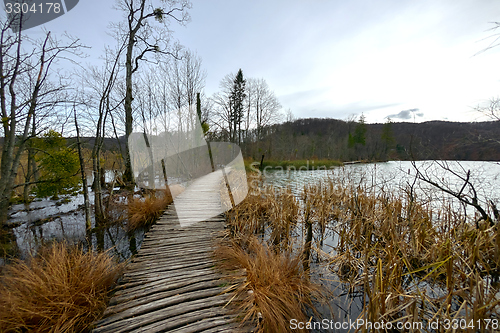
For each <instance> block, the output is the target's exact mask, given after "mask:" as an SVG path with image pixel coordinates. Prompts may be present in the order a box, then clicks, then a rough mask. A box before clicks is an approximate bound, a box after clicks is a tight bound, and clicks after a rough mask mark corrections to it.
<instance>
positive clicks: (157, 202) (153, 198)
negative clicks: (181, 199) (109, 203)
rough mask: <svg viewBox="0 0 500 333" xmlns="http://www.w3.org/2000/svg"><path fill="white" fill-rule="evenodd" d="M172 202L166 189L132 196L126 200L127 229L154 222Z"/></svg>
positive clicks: (130, 229)
mask: <svg viewBox="0 0 500 333" xmlns="http://www.w3.org/2000/svg"><path fill="white" fill-rule="evenodd" d="M172 202H173V200H172V196H171V195H170V194H169V192H167V191H156V192H153V193H150V194H147V195H146V196H144V197H142V198H132V199H130V200H129V202H128V205H127V207H128V223H127V229H128V231H132V230H135V229H137V228H140V227H144V226H147V225H149V224H151V223H153V222H155V221H156V220H157V219H158V218H159V217H160V216H161V215H163V212H164V211H165V209H166V208H167V206H168V205H170V204H171V203H172Z"/></svg>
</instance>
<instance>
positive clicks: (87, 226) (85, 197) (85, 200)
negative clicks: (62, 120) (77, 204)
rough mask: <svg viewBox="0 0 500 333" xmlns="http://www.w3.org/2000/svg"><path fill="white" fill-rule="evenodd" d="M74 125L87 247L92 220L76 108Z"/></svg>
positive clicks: (89, 241) (89, 240)
mask: <svg viewBox="0 0 500 333" xmlns="http://www.w3.org/2000/svg"><path fill="white" fill-rule="evenodd" d="M74 113H75V127H76V143H77V146H78V158H79V159H80V172H81V175H82V186H83V204H84V207H85V231H86V235H87V243H88V244H89V248H90V247H91V246H92V244H91V241H92V239H91V233H90V230H91V228H92V222H91V220H90V202H89V188H88V187H87V175H86V174H85V160H84V159H83V154H82V147H81V146H82V145H81V141H80V128H79V127H78V122H77V120H76V109H75V112H74Z"/></svg>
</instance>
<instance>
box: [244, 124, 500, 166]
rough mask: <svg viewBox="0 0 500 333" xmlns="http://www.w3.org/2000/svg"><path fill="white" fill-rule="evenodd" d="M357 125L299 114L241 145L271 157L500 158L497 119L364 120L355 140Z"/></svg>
mask: <svg viewBox="0 0 500 333" xmlns="http://www.w3.org/2000/svg"><path fill="white" fill-rule="evenodd" d="M358 127H362V126H360V125H359V124H358V123H356V122H346V121H343V120H338V119H328V118H327V119H319V118H309V119H298V120H295V121H293V122H287V123H283V124H279V125H274V126H271V127H269V128H267V129H266V131H265V132H266V133H265V135H264V137H263V138H262V140H260V141H258V142H247V143H246V144H244V145H243V150H244V155H246V156H250V157H253V158H254V159H259V158H260V156H261V154H262V153H264V154H265V155H266V158H273V159H311V158H320V159H321V158H330V159H339V160H342V161H349V160H361V159H363V160H386V159H411V158H412V157H413V158H415V159H450V160H481V161H500V121H494V122H492V121H490V122H473V123H460V122H449V121H429V122H424V123H407V122H401V123H391V124H390V125H387V124H366V125H365V132H364V142H365V143H364V144H362V143H359V142H357V143H356V142H355V143H353V141H356V140H355V139H354V137H355V136H356V133H357V131H358V130H359V128H358ZM357 128H358V129H357ZM359 132H360V133H362V130H359ZM358 136H361V135H358ZM349 137H351V141H350V139H349ZM358 141H361V140H358Z"/></svg>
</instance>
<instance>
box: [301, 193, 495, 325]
mask: <svg viewBox="0 0 500 333" xmlns="http://www.w3.org/2000/svg"><path fill="white" fill-rule="evenodd" d="M330 188H331V189H333V190H334V191H333V193H332V195H330V196H327V197H328V198H330V199H329V200H326V201H324V205H326V206H328V207H330V212H329V213H328V212H327V213H326V214H327V215H329V216H330V217H331V219H330V228H331V229H332V230H333V231H334V233H335V238H336V239H337V246H336V247H335V248H334V251H333V252H332V253H331V254H330V256H329V257H330V262H329V264H330V267H332V268H333V269H334V270H335V271H336V273H337V275H338V276H339V277H340V278H341V279H343V280H344V282H345V283H347V284H349V287H350V289H351V290H354V289H356V288H359V289H360V290H363V291H364V298H365V299H366V302H365V304H366V306H365V307H364V309H363V313H362V316H364V318H366V320H370V321H372V322H375V321H381V320H384V321H386V322H387V321H395V320H399V321H414V322H416V321H426V320H427V321H431V320H437V319H439V320H446V319H449V320H452V319H465V320H467V322H469V321H470V320H474V321H476V320H484V319H490V318H498V316H499V313H500V300H498V299H497V297H496V295H497V293H498V292H499V285H498V283H497V281H498V276H499V273H500V271H499V268H500V265H499V264H500V253H499V248H500V247H499V246H498V245H499V244H500V243H499V239H500V233H499V228H498V226H494V227H490V228H483V229H477V228H476V227H475V223H474V222H472V221H469V222H467V220H466V219H465V218H464V217H462V216H460V215H458V214H456V213H454V212H453V211H451V210H450V209H449V207H447V206H443V207H442V208H441V209H440V210H439V211H433V210H432V209H431V208H429V207H428V206H426V205H425V204H422V203H420V202H418V201H417V200H415V198H414V196H410V195H408V196H406V197H405V196H404V195H388V194H387V193H379V194H374V193H373V192H368V191H366V190H364V189H363V188H359V187H358V188H352V187H338V188H336V189H335V187H330ZM311 195H312V194H311ZM476 325H477V323H476Z"/></svg>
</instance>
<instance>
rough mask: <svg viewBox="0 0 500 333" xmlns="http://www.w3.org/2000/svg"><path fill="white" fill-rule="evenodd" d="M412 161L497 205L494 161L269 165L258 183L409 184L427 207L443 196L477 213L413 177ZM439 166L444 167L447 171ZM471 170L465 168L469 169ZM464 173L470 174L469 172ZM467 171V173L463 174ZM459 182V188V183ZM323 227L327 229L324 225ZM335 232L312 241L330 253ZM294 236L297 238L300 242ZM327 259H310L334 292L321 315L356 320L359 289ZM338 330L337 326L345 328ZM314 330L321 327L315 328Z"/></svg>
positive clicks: (399, 189)
mask: <svg viewBox="0 0 500 333" xmlns="http://www.w3.org/2000/svg"><path fill="white" fill-rule="evenodd" d="M415 167H416V168H417V169H418V170H419V171H420V172H421V173H422V175H425V176H426V177H429V179H431V180H432V181H435V182H437V183H439V184H440V185H442V186H443V187H446V188H448V189H450V190H451V191H454V192H457V193H458V192H460V191H461V190H462V194H463V195H469V196H471V195H473V191H474V190H475V191H476V193H477V197H478V202H479V203H480V204H481V205H482V206H483V207H487V206H488V202H487V201H488V200H491V201H492V202H493V203H494V204H495V205H496V206H497V207H498V206H499V205H500V200H499V199H500V164H499V163H497V162H475V161H466V162H460V163H458V162H454V161H440V162H432V161H419V162H415V164H414V165H413V164H412V162H409V161H392V162H385V163H372V164H351V165H346V166H344V167H337V168H334V169H331V170H313V171H293V170H292V171H287V170H280V169H274V170H273V169H268V170H265V171H264V172H263V175H264V177H263V185H264V186H266V185H272V186H274V187H278V188H284V187H290V188H291V189H292V192H293V193H295V194H296V195H297V196H299V195H300V193H302V191H303V189H304V186H306V185H312V184H318V183H322V182H323V183H324V182H326V181H327V180H328V179H336V180H339V179H343V180H347V183H345V186H353V187H358V186H359V187H362V188H364V189H365V191H373V192H374V193H375V194H377V193H381V192H392V193H396V194H399V193H400V194H401V197H405V195H404V191H405V190H406V189H407V188H408V186H411V185H413V188H414V193H415V195H416V196H417V198H418V199H419V200H423V201H424V202H425V201H426V202H428V203H430V205H431V207H432V208H435V209H439V208H440V207H441V206H442V205H443V203H444V202H446V205H447V207H451V208H452V209H455V210H457V211H460V212H461V213H465V214H467V216H468V217H470V218H473V219H477V218H478V217H479V216H478V215H477V214H476V212H475V210H474V209H473V208H471V207H465V208H464V206H463V205H461V204H460V202H459V201H458V200H457V199H456V198H453V196H451V195H448V194H446V193H444V192H443V191H441V190H438V189H436V188H435V187H434V186H432V185H430V184H428V183H426V182H424V181H422V180H418V179H416V174H417V170H416V169H415ZM444 168H447V169H449V171H446V170H445V169H444ZM469 170H470V173H469ZM468 173H469V175H468ZM467 175H468V176H467ZM465 180H468V181H470V183H471V184H472V185H473V187H474V189H472V187H470V186H465V187H464V183H465ZM462 188H463V189H462ZM327 230H328V229H327ZM296 232H297V233H298V234H299V238H301V239H300V240H301V241H302V242H303V239H304V238H305V236H304V232H305V231H304V230H302V229H301V228H300V227H299V230H297V231H296ZM335 237H336V234H335V233H328V231H327V233H326V236H325V238H324V241H323V243H320V242H319V240H318V239H316V238H315V240H314V239H313V242H314V244H315V246H317V248H319V250H321V251H323V252H326V253H332V254H333V253H334V251H333V249H334V248H335V247H336V245H337V244H336V238H335ZM300 240H299V242H300ZM327 262H328V261H327V260H325V259H324V258H320V257H319V256H317V255H316V257H314V256H313V260H312V263H311V273H312V276H313V278H315V279H316V280H318V281H320V282H321V283H322V284H323V285H325V286H326V287H327V288H328V289H329V290H333V293H334V295H336V297H335V298H334V299H333V300H332V302H331V303H330V306H331V310H332V311H333V313H330V308H328V307H325V306H323V307H320V313H321V315H322V316H323V318H328V319H334V320H335V321H337V322H347V321H349V320H356V318H358V315H359V314H360V313H361V311H362V298H361V297H362V293H361V292H359V291H358V292H357V293H356V292H352V291H349V290H348V285H347V284H345V283H341V282H340V279H339V277H338V276H337V275H336V274H335V273H334V272H332V271H331V270H330V269H329V268H328V267H327V265H326V263H327ZM347 331H348V330H338V331H336V332H347ZM315 332H322V331H320V330H317V331H315Z"/></svg>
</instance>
